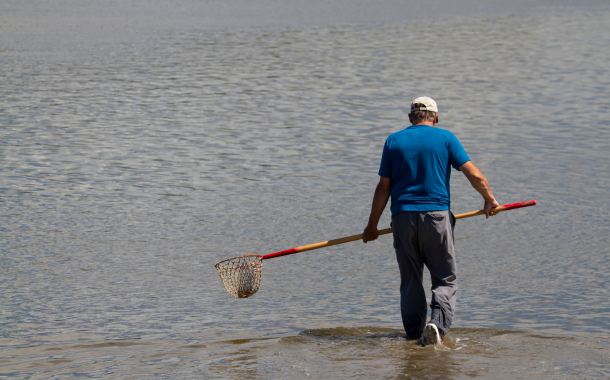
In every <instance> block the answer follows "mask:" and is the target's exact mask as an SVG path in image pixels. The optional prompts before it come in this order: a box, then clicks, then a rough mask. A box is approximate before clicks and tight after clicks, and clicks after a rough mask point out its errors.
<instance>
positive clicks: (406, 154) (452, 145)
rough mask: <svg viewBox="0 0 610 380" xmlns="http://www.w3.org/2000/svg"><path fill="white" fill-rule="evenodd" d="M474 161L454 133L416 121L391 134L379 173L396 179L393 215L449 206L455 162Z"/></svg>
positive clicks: (392, 179)
mask: <svg viewBox="0 0 610 380" xmlns="http://www.w3.org/2000/svg"><path fill="white" fill-rule="evenodd" d="M468 161H470V158H468V155H467V154H466V151H464V148H463V147H462V144H460V142H459V141H458V139H457V138H456V137H455V136H454V135H453V133H451V132H449V131H446V130H444V129H440V128H435V127H430V126H428V125H412V126H410V127H408V128H406V129H403V130H402V131H399V132H396V133H393V134H391V135H390V136H389V137H388V138H387V140H386V142H385V146H384V147H383V155H382V157H381V166H380V167H379V175H380V176H382V177H387V178H390V180H391V181H392V191H391V197H392V207H391V209H392V216H394V215H396V214H398V213H399V212H403V211H440V210H449V208H450V206H451V201H450V198H449V194H450V193H449V179H450V178H451V166H453V167H454V168H456V169H458V168H459V167H460V166H462V165H463V164H465V163H466V162H468Z"/></svg>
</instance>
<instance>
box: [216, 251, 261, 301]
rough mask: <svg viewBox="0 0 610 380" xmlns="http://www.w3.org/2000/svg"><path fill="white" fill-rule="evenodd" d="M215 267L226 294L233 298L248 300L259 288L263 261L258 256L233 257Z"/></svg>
mask: <svg viewBox="0 0 610 380" xmlns="http://www.w3.org/2000/svg"><path fill="white" fill-rule="evenodd" d="M215 267H216V270H218V274H219V275H220V278H221V279H222V283H223V284H224V286H225V288H226V289H227V292H229V293H231V295H232V296H233V297H236V298H248V297H250V296H253V295H254V294H255V293H256V292H257V291H258V288H260V286H261V278H262V268H263V259H262V256H260V255H245V256H239V257H233V258H231V259H227V260H223V261H221V262H219V263H218V264H216V265H215Z"/></svg>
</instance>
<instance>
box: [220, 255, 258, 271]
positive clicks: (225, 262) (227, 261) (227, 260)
mask: <svg viewBox="0 0 610 380" xmlns="http://www.w3.org/2000/svg"><path fill="white" fill-rule="evenodd" d="M244 257H258V258H259V259H261V261H262V257H263V256H262V255H242V256H236V257H231V258H230V259H226V260H222V261H220V262H218V263H216V265H214V267H215V268H216V269H218V267H219V266H222V265H227V264H229V263H230V262H231V261H232V260H236V259H237V260H239V259H241V258H244Z"/></svg>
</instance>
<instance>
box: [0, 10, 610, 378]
mask: <svg viewBox="0 0 610 380" xmlns="http://www.w3.org/2000/svg"><path fill="white" fill-rule="evenodd" d="M249 4H250V3H248V4H246V3H244V2H237V1H235V2H223V3H217V2H213V1H210V2H189V1H181V2H175V3H172V5H171V6H170V5H167V4H165V3H157V2H146V3H141V2H137V1H126V2H122V3H121V4H114V6H113V7H108V6H106V5H104V4H102V3H97V2H90V3H86V4H84V3H80V2H72V1H64V2H58V3H57V4H56V5H53V6H51V5H49V3H46V2H28V3H23V2H10V1H9V2H3V3H2V4H1V5H0V76H1V78H2V82H1V83H2V86H0V94H1V95H2V98H3V101H2V102H1V103H0V133H1V144H2V146H1V153H0V170H1V176H0V188H1V190H2V193H1V198H0V202H1V203H0V204H1V206H2V210H3V211H4V212H3V218H1V219H0V239H1V244H0V265H1V266H2V271H1V272H0V287H1V292H0V332H1V335H0V346H1V349H2V351H3V355H2V357H1V358H0V373H3V374H5V375H8V376H13V377H18V378H32V379H35V378H60V377H66V378H71V377H96V376H97V377H114V378H149V377H161V378H201V377H212V378H214V377H224V378H241V377H248V376H249V377H252V378H255V377H260V378H289V377H298V376H301V377H314V378H329V377H335V378H347V377H362V378H371V377H377V378H464V377H473V376H474V377H483V378H486V377H491V376H494V377H497V378H507V379H508V378H518V377H521V378H559V379H561V378H575V377H576V378H584V377H587V378H607V377H609V373H608V370H607V368H608V364H609V362H610V350H609V349H610V323H609V320H610V319H609V317H610V302H609V301H608V284H607V281H606V277H607V273H608V270H609V269H610V261H609V259H608V257H609V256H608V254H609V253H610V238H609V236H610V223H609V221H610V220H609V217H608V210H609V206H610V202H609V200H610V199H609V197H608V189H609V188H610V178H609V176H608V174H607V173H609V172H610V164H609V163H608V160H607V158H608V151H609V150H608V149H609V145H610V101H609V97H608V88H609V87H608V85H609V84H610V74H609V73H608V69H607V66H608V65H607V62H608V60H609V58H610V57H609V55H610V54H609V51H608V49H607V46H609V45H610V29H609V28H608V25H609V22H610V8H609V7H608V5H607V4H605V3H603V2H599V3H596V2H563V3H560V2H548V3H547V2H538V3H536V5H535V6H533V5H532V3H529V2H525V1H524V2H511V4H501V3H500V2H497V3H496V2H490V3H488V6H486V7H483V8H481V7H479V6H478V5H479V3H478V2H468V1H463V2H446V3H444V2H441V1H437V2H435V3H434V4H435V5H436V6H437V7H438V8H437V9H438V11H437V12H434V14H432V13H431V12H430V11H428V10H426V11H424V10H422V9H423V7H422V6H421V4H419V3H416V2H413V3H409V5H408V6H406V7H405V6H402V5H401V4H398V3H395V2H392V1H385V2H383V3H377V4H376V6H375V7H373V6H369V5H366V4H358V5H357V6H355V5H354V4H353V3H348V2H345V1H339V0H336V1H331V2H328V3H326V4H328V5H324V4H323V3H321V2H320V3H316V2H311V3H310V5H309V6H308V7H305V6H301V7H300V8H299V7H297V5H291V4H288V3H287V2H285V1H280V0H276V1H269V2H265V3H264V4H263V5H260V6H259V7H252V6H251V5H249ZM455 4H459V6H456V5H455ZM422 94H427V95H429V96H431V97H433V98H435V99H436V100H437V102H438V103H439V107H440V110H441V113H440V117H441V123H440V124H439V126H440V127H442V128H447V129H449V130H451V131H452V132H453V133H455V134H456V136H457V137H458V138H459V139H460V140H461V142H462V144H463V145H464V147H465V149H466V151H467V152H468V153H469V155H470V157H471V158H472V159H473V161H474V163H475V164H476V165H477V166H479V167H480V168H481V169H482V171H483V172H484V173H485V174H486V176H487V177H488V179H489V180H490V182H491V185H492V189H493V191H494V194H495V195H496V197H497V198H498V201H499V202H500V203H502V204H506V203H513V202H518V201H525V200H529V199H536V200H537V201H538V205H537V206H535V207H533V208H528V209H522V210H516V211H510V212H506V213H503V214H500V215H499V216H497V217H494V218H492V219H491V220H488V221H486V220H485V219H484V218H480V217H479V218H470V219H465V220H460V221H458V224H457V228H456V246H457V255H458V271H459V273H458V278H459V286H460V290H459V292H458V305H457V311H456V315H455V320H454V324H453V326H454V328H453V329H452V330H451V332H450V334H449V336H448V344H447V347H445V348H444V349H434V348H430V347H426V348H421V347H418V346H417V345H415V344H414V343H413V342H407V341H404V340H403V339H401V338H400V330H401V328H402V325H401V321H400V314H399V310H398V268H397V265H396V262H395V258H394V253H393V250H392V245H391V238H390V237H387V236H386V237H382V238H380V239H379V241H377V242H373V243H370V244H367V245H364V244H361V243H349V244H346V245H341V246H336V247H331V248H328V249H323V250H318V251H312V252H307V253H302V254H298V255H293V256H289V257H282V258H277V259H273V260H268V261H265V262H264V265H263V281H262V286H261V289H260V290H259V292H258V293H257V294H256V295H255V296H253V297H252V298H249V299H242V300H238V299H234V298H233V297H231V296H230V295H229V294H228V293H227V292H226V291H225V290H224V288H223V286H222V284H221V282H220V280H219V278H218V275H217V273H216V271H215V269H214V264H215V263H216V262H218V261H220V260H223V259H226V258H229V257H233V256H239V255H242V254H251V253H254V254H267V253H271V252H275V251H279V250H283V249H288V248H292V247H295V246H300V245H305V244H311V243H315V242H318V241H323V240H327V239H331V238H336V237H341V236H345V235H352V234H356V233H360V232H361V231H362V229H363V227H364V225H365V223H366V220H367V217H368V210H369V207H370V201H371V198H372V193H373V190H374V186H375V184H376V181H377V175H376V173H377V169H378V164H379V159H380V154H381V149H382V146H383V142H384V140H385V138H386V137H387V135H388V134H390V133H392V132H395V131H397V130H400V129H401V128H404V127H405V126H406V124H405V123H406V120H407V116H406V112H405V110H406V106H407V105H408V104H409V102H410V100H411V99H413V98H415V97H417V96H420V95H422ZM451 189H452V201H453V203H452V210H453V212H454V213H456V214H457V213H461V212H467V211H472V210H475V209H478V208H480V206H481V202H480V199H479V197H478V195H476V193H475V192H474V190H472V189H471V188H470V187H469V184H468V183H467V181H466V179H465V178H463V176H461V175H460V173H458V172H454V173H453V178H452V182H451ZM380 225H381V226H382V227H387V226H388V225H389V216H388V215H384V218H383V220H382V222H381V223H380ZM425 281H429V280H428V279H427V278H426V279H425Z"/></svg>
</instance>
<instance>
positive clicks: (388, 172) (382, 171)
mask: <svg viewBox="0 0 610 380" xmlns="http://www.w3.org/2000/svg"><path fill="white" fill-rule="evenodd" d="M379 176H380V177H386V178H392V163H391V161H390V147H389V146H388V140H386V141H385V144H384V145H383V153H382V154H381V165H379Z"/></svg>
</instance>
